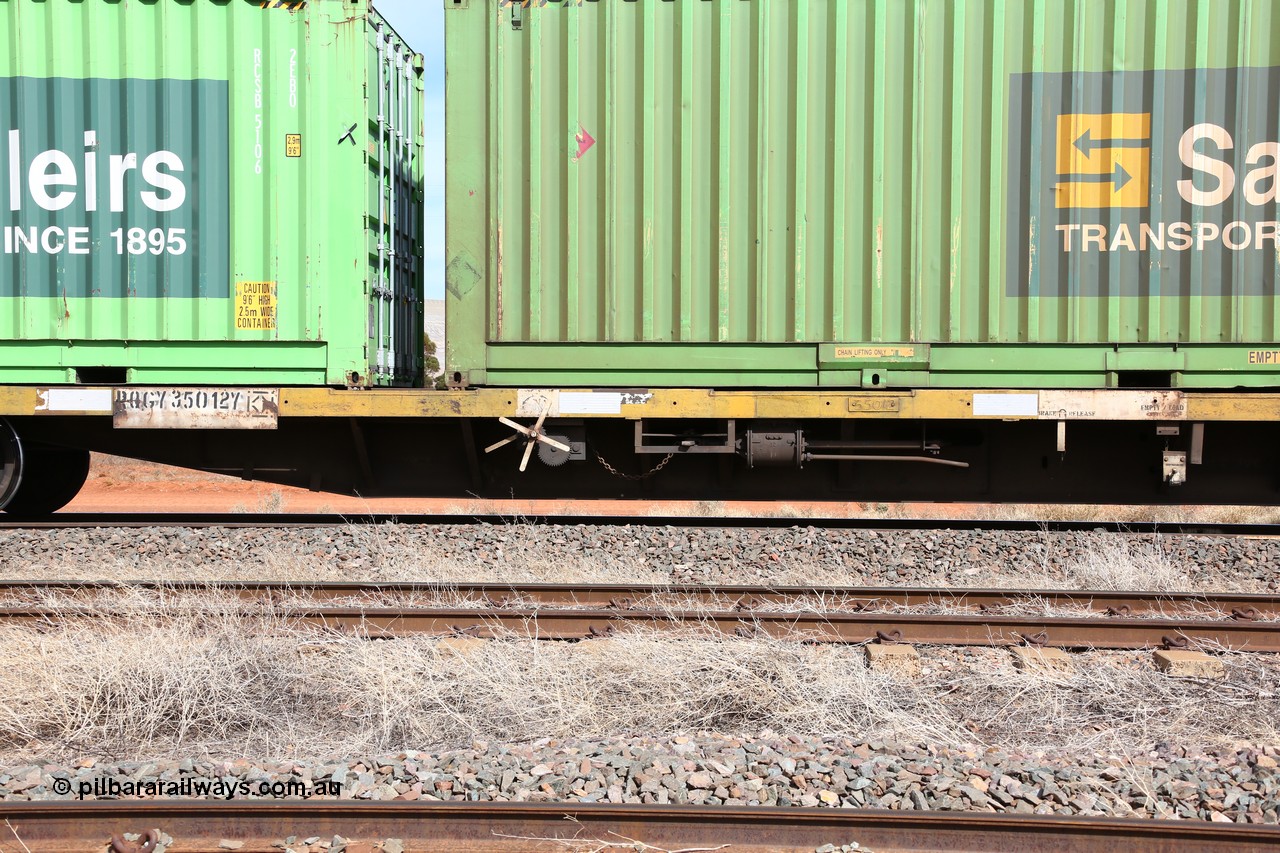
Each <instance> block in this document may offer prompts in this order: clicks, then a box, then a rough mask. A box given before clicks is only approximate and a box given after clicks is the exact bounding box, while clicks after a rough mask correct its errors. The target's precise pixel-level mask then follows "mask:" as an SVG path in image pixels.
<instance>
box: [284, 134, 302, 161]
mask: <svg viewBox="0 0 1280 853" xmlns="http://www.w3.org/2000/svg"><path fill="white" fill-rule="evenodd" d="M284 156H286V157H301V156H302V134H301V133H286V134H285V135H284Z"/></svg>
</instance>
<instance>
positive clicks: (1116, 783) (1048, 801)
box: [0, 732, 1280, 823]
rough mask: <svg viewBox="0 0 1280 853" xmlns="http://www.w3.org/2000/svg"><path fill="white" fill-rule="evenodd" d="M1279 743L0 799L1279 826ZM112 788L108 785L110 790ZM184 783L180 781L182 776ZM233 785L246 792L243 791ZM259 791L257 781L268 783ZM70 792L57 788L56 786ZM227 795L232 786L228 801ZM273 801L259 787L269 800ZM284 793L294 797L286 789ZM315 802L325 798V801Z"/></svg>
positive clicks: (664, 742) (908, 751)
mask: <svg viewBox="0 0 1280 853" xmlns="http://www.w3.org/2000/svg"><path fill="white" fill-rule="evenodd" d="M1276 755H1277V750H1275V749H1274V748H1268V749H1266V750H1263V751H1258V750H1255V749H1249V748H1244V749H1239V750H1235V751H1232V750H1224V751H1221V752H1213V753H1204V754H1193V755H1183V754H1181V753H1180V751H1179V750H1178V749H1176V748H1174V747H1172V746H1163V747H1160V748H1158V749H1156V750H1154V751H1151V752H1149V753H1146V754H1143V755H1139V756H1123V757H1122V756H1116V755H1100V754H1099V755H1090V756H1083V757H1081V756H1063V755H1055V754H1052V753H1049V754H1034V755H1027V754H1017V753H1008V752H1001V751H996V750H988V751H975V750H949V749H937V748H934V747H930V746H927V745H923V744H910V745H901V744H892V743H881V742H860V741H856V740H849V739H830V738H829V739H821V740H805V739H803V738H799V737H782V736H780V735H776V734H773V733H772V732H765V733H763V734H761V735H758V736H753V737H733V736H728V735H721V734H713V733H705V732H704V733H700V734H699V735H697V736H677V737H673V738H665V739H648V738H625V739H609V740H569V741H555V740H550V741H548V740H543V741H536V742H532V743H527V744H515V745H510V744H501V745H500V744H495V743H486V742H476V743H473V744H471V745H470V746H469V747H468V748H466V749H458V750H451V751H445V752H418V751H407V752H400V753H395V754H390V755H382V756H370V757H362V758H357V759H354V760H342V761H336V762H334V761H331V762H303V761H286V762H278V763H271V762H268V763H255V762H251V761H247V760H243V759H238V760H235V761H192V760H183V761H163V762H147V763H128V762H126V763H111V762H101V763H99V762H95V761H92V760H85V761H81V762H79V763H77V764H74V765H72V766H60V765H34V764H28V765H18V766H12V767H5V768H3V769H0V799H3V800H8V801H17V800H37V799H38V800H44V799H63V800H71V799H78V798H80V794H79V793H78V792H79V791H80V790H82V785H83V786H84V788H83V790H86V791H88V793H87V794H85V795H84V797H83V798H84V799H99V798H100V797H98V796H96V795H95V794H94V793H93V792H92V789H93V788H94V787H95V786H96V788H97V790H98V791H99V792H101V793H105V794H106V796H105V797H102V798H107V799H116V798H120V797H124V798H131V797H129V796H128V794H122V795H118V796H113V795H111V794H110V793H107V792H108V789H110V788H111V787H112V783H113V782H114V784H115V785H116V786H117V787H121V788H122V790H125V791H128V790H129V788H127V787H124V786H127V785H132V786H135V787H136V786H139V785H141V786H142V787H143V789H144V790H145V789H146V788H147V786H153V787H154V786H160V787H161V788H163V787H164V786H166V785H169V786H179V787H183V786H186V787H188V788H194V787H195V783H196V782H197V781H199V782H200V783H201V784H202V785H204V786H209V787H213V786H214V785H215V783H221V785H220V786H217V787H216V788H215V789H214V790H210V791H209V792H208V793H206V794H204V796H205V797H207V798H210V799H213V798H218V797H222V798H227V799H231V798H246V797H257V796H262V795H261V794H260V793H258V792H259V791H262V790H266V791H268V792H269V791H270V790H272V789H274V790H275V791H277V792H281V791H285V790H287V789H288V785H289V783H290V782H293V784H294V786H295V787H294V791H295V793H294V794H292V796H291V798H295V799H297V798H301V795H300V794H299V793H297V792H298V791H300V790H302V787H299V784H298V783H301V786H303V787H305V788H306V789H307V790H308V791H310V790H312V789H313V788H314V787H315V785H316V784H317V783H318V782H323V783H325V786H326V787H327V786H328V785H329V783H330V782H333V783H336V786H337V788H339V789H340V793H339V795H338V796H339V797H340V798H343V799H358V800H454V801H459V800H471V801H475V800H490V801H493V800H496V801H514V802H583V803H593V802H607V803H691V804H705V805H716V804H728V805H770V806H773V805H778V806H810V807H813V806H829V807H854V808H864V807H873V808H886V809H905V810H943V811H949V810H971V811H972V810H977V811H986V812H1003V813H1017V814H1038V815H1049V814H1059V815H1110V816H1132V817H1156V818H1190V819H1200V820H1211V821H1223V822H1227V821H1229V822H1240V823H1246V822H1247V823H1276V822H1277V820H1278V812H1277V809H1278V808H1280V805H1278V803H1280V773H1278V772H1277V769H1276V765H1277V758H1276ZM108 780H111V781H108ZM184 780H187V781H184ZM242 783H243V784H242ZM264 783H265V784H264ZM55 790H57V791H68V793H65V794H59V793H55ZM227 790H235V791H236V793H234V794H233V795H231V796H230V797H228V796H227V795H226V794H225V791H227ZM267 795H268V796H271V794H270V793H268V794H267ZM280 796H282V797H285V798H290V795H286V794H281V795H280ZM325 796H328V795H327V794H326V795H325Z"/></svg>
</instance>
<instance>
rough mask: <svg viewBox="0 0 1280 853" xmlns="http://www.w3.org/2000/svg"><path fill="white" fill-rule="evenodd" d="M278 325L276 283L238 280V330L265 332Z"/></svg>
mask: <svg viewBox="0 0 1280 853" xmlns="http://www.w3.org/2000/svg"><path fill="white" fill-rule="evenodd" d="M275 327H276V283H275V282H274V281H237V282H236V331H238V332H264V331H271V330H273V329H275Z"/></svg>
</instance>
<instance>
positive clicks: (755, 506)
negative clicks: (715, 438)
mask: <svg viewBox="0 0 1280 853" xmlns="http://www.w3.org/2000/svg"><path fill="white" fill-rule="evenodd" d="M880 506H883V505H880ZM917 507H918V509H917V510H916V511H918V512H920V514H921V515H924V516H933V517H938V516H945V517H962V516H965V515H971V514H972V513H973V507H971V506H963V505H956V504H920V505H917ZM904 509H905V507H895V510H896V511H895V513H894V514H899V513H902V512H903V510H904ZM62 511H63V512H92V513H106V512H156V513H158V512H191V513H220V512H247V513H259V512H297V513H314V512H336V513H352V514H356V513H388V514H394V513H404V514H415V513H423V514H433V513H440V514H458V515H469V514H477V515H479V514H490V513H497V514H501V515H509V516H513V517H538V516H544V515H563V514H575V515H637V516H652V515H656V516H685V515H708V516H718V515H724V516H751V515H757V514H761V515H765V514H768V515H794V516H796V517H805V516H824V517H832V518H843V517H853V518H856V517H865V516H874V515H880V516H883V515H884V514H885V513H884V512H883V511H880V512H876V507H875V506H873V505H868V504H860V503H838V502H807V503H806V502H788V503H786V504H785V505H783V506H781V507H780V506H779V505H776V504H761V503H758V502H752V501H723V502H721V501H717V502H715V503H714V504H708V503H699V502H694V501H660V502H658V501H559V500H556V501H553V500H524V501H522V500H476V499H455V498H447V499H438V498H354V497H346V496H342V495H331V494H327V493H323V492H310V491H307V490H306V489H296V488H291V487H289V486H277V485H273V484H271V483H259V482H250V481H245V480H239V479H236V478H234V477H226V476H222V475H219V474H205V473H202V472H199V471H188V470H185V469H182V468H171V467H169V466H166V465H156V464H153V463H150V462H137V461H135V460H131V459H123V458H120V457H115V456H104V455H102V454H97V453H95V454H94V455H93V465H92V467H91V469H90V471H89V480H88V482H86V483H85V485H84V488H83V489H82V490H81V491H80V494H79V495H77V496H76V499H75V500H73V501H72V502H71V503H70V504H68V505H67V506H66V508H65V509H63V510H62ZM907 514H914V513H913V512H908V513H907Z"/></svg>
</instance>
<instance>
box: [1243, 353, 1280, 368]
mask: <svg viewBox="0 0 1280 853" xmlns="http://www.w3.org/2000/svg"><path fill="white" fill-rule="evenodd" d="M1249 363H1250V364H1280V350H1273V349H1251V350H1249Z"/></svg>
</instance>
